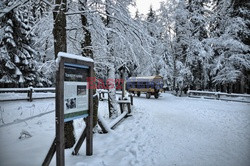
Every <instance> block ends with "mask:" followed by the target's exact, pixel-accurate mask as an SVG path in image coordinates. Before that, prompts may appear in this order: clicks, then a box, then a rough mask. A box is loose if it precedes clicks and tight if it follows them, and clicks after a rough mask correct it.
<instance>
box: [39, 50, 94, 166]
mask: <svg viewBox="0 0 250 166" xmlns="http://www.w3.org/2000/svg"><path fill="white" fill-rule="evenodd" d="M62 54H64V55H66V54H65V53H62ZM58 55H59V63H58V64H57V65H58V69H57V72H56V115H55V122H56V138H55V140H54V141H53V143H52V145H51V148H50V150H49V152H48V154H47V156H46V158H45V160H44V162H43V165H49V163H50V161H51V159H52V158H53V155H54V153H55V152H56V165H57V166H64V165H65V153H64V149H65V141H64V122H65V119H64V113H65V112H64V111H65V110H64V108H65V100H64V80H65V64H74V65H79V66H87V67H88V74H87V77H91V78H92V77H94V72H93V71H94V69H93V68H94V63H93V61H87V60H86V61H85V60H84V59H81V58H79V59H76V58H75V59H74V58H71V57H70V56H66V57H65V56H60V53H59V54H58ZM75 57H76V56H75ZM78 57H79V56H78ZM82 58H83V57H82ZM78 74H79V73H78ZM86 80H87V78H86ZM88 84H89V83H88ZM87 86H88V85H87ZM87 90H88V116H87V122H86V125H87V126H86V155H87V156H91V155H92V154H93V132H92V130H93V89H91V88H87ZM79 117H82V116H78V117H77V118H79ZM73 119H74V118H73Z"/></svg>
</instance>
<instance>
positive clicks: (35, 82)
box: [0, 1, 47, 87]
mask: <svg viewBox="0 0 250 166" xmlns="http://www.w3.org/2000/svg"><path fill="white" fill-rule="evenodd" d="M17 3H19V2H15V1H5V3H4V5H5V10H6V14H5V15H2V16H1V21H2V24H1V27H0V29H1V36H0V37H1V38H0V50H1V54H0V56H1V59H0V60H1V65H0V66H1V67H0V70H1V74H0V82H1V86H2V87H18V86H43V83H46V81H47V80H44V79H42V78H41V76H42V75H41V73H39V72H37V62H36V61H35V60H34V57H35V56H37V51H36V50H34V48H33V46H32V43H33V42H34V41H33V37H34V33H33V32H32V28H33V27H34V22H35V18H34V17H33V16H34V15H33V13H32V5H33V3H32V1H31V2H26V3H24V4H20V6H18V5H19V4H18V5H17ZM13 6H15V8H14V7H13Z"/></svg>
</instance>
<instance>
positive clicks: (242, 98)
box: [188, 90, 250, 103]
mask: <svg viewBox="0 0 250 166" xmlns="http://www.w3.org/2000/svg"><path fill="white" fill-rule="evenodd" d="M188 97H195V98H200V97H202V98H204V99H216V100H225V101H235V102H244V103H250V95H248V94H236V93H223V92H209V91H196V90H189V91H188Z"/></svg>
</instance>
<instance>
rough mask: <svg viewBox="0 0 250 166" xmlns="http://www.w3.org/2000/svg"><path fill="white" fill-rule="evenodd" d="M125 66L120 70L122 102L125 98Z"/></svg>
mask: <svg viewBox="0 0 250 166" xmlns="http://www.w3.org/2000/svg"><path fill="white" fill-rule="evenodd" d="M124 80H125V65H124V66H123V68H122V100H124V96H125V81H124Z"/></svg>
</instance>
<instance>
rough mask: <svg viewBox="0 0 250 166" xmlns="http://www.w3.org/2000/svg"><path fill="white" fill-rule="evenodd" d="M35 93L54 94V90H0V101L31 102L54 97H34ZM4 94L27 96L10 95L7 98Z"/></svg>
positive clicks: (30, 88) (31, 88)
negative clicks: (24, 94)
mask: <svg viewBox="0 0 250 166" xmlns="http://www.w3.org/2000/svg"><path fill="white" fill-rule="evenodd" d="M35 92H40V93H41V92H46V93H47V92H53V93H54V92H55V88H54V87H52V88H33V87H28V88H0V93H3V94H2V95H1V96H3V97H1V99H0V101H13V100H28V101H32V100H33V99H47V98H54V97H55V95H54V94H53V95H44V94H43V95H42V96H41V95H40V96H39V95H37V94H36V95H34V93H35ZM6 93H8V94H10V93H27V96H26V97H25V96H15V95H12V96H11V97H7V95H6Z"/></svg>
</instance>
